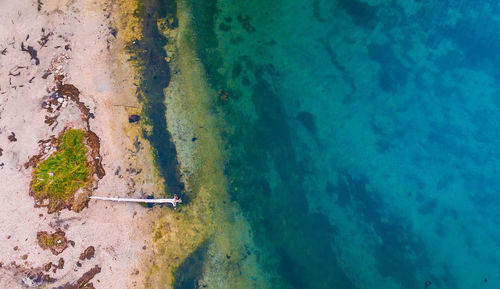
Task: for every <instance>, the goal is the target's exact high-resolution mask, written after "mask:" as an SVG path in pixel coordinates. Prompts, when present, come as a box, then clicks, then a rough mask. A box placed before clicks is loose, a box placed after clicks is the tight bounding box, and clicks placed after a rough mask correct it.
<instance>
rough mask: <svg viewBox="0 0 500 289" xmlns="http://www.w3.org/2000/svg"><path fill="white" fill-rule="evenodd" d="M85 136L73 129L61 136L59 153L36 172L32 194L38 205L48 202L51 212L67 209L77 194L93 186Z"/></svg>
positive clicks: (32, 183) (82, 132) (48, 159)
mask: <svg viewBox="0 0 500 289" xmlns="http://www.w3.org/2000/svg"><path fill="white" fill-rule="evenodd" d="M86 134H87V133H86V132H85V131H84V130H81V129H70V130H67V131H65V132H63V133H62V134H61V136H60V137H59V140H58V150H57V151H56V152H55V153H54V154H53V155H52V156H50V157H49V158H47V159H46V160H44V161H42V162H41V163H39V164H38V165H37V166H36V168H35V170H34V171H33V180H32V182H31V193H32V194H33V196H34V197H35V199H36V200H37V201H38V202H40V203H41V202H43V201H44V200H46V199H47V200H48V202H49V203H48V208H49V212H54V211H57V210H58V209H61V208H63V207H68V206H69V204H70V203H72V201H73V198H74V196H75V193H76V191H78V190H79V189H83V188H85V187H86V186H87V185H89V184H90V181H91V180H90V174H91V167H90V165H89V163H88V160H87V153H88V148H87V147H86V146H85V142H84V141H85V137H86Z"/></svg>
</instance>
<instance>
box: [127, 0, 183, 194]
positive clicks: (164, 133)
mask: <svg viewBox="0 0 500 289" xmlns="http://www.w3.org/2000/svg"><path fill="white" fill-rule="evenodd" d="M141 4H142V5H141V8H140V9H139V8H138V9H137V10H136V11H135V13H136V14H138V15H139V16H140V17H141V18H142V19H143V20H144V36H145V37H144V38H143V39H142V40H141V41H138V40H137V41H135V43H132V44H129V47H128V48H129V50H130V51H131V52H132V53H131V54H132V55H134V56H135V57H137V58H139V59H140V60H141V61H142V62H143V65H144V66H145V67H147V68H148V69H144V72H143V74H142V75H141V82H140V87H139V90H140V92H139V94H140V95H142V96H143V97H144V101H143V103H144V107H143V110H144V111H143V113H144V114H145V115H146V116H147V117H148V118H149V119H150V120H151V124H152V126H151V128H152V129H151V132H150V133H146V132H144V136H145V137H146V138H147V139H148V140H149V141H150V142H151V145H152V146H153V148H154V150H155V156H156V163H157V165H158V167H159V171H160V174H161V175H162V177H163V178H164V179H165V189H166V191H167V192H169V193H171V194H178V195H179V196H181V197H182V193H183V192H184V184H183V183H182V181H181V180H180V177H181V176H180V170H179V164H178V162H177V151H176V148H175V145H174V143H173V141H172V137H171V135H170V132H169V131H168V130H167V125H166V119H165V111H166V110H165V104H164V100H165V96H164V94H163V89H164V88H165V87H166V86H167V85H168V83H169V82H170V68H169V66H168V62H166V61H165V57H166V54H165V51H164V50H163V47H164V46H165V45H166V43H167V39H165V37H163V36H162V34H161V33H160V32H159V31H158V27H157V24H156V23H157V19H159V18H164V17H167V16H168V17H173V18H174V19H176V17H175V15H176V11H177V6H176V3H175V1H170V0H167V1H160V0H144V1H142V2H141ZM175 22H176V21H174V23H175ZM183 199H184V198H183Z"/></svg>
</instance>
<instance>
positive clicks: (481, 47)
mask: <svg viewBox="0 0 500 289" xmlns="http://www.w3.org/2000/svg"><path fill="white" fill-rule="evenodd" d="M191 2H192V9H193V11H192V13H193V16H194V22H195V30H196V37H197V38H196V44H197V47H198V54H199V57H200V60H201V61H202V63H203V65H204V67H205V69H206V71H207V77H208V82H209V84H210V85H211V86H212V87H213V88H214V89H215V90H216V91H219V96H216V97H218V98H219V99H218V100H217V109H218V110H220V111H222V112H223V115H224V117H225V119H226V121H227V123H228V124H229V125H228V127H225V128H223V136H224V139H225V141H226V142H227V145H226V150H227V152H228V160H227V164H226V168H225V173H226V176H227V178H228V181H229V183H230V188H229V190H230V196H231V199H232V201H234V202H235V203H237V204H238V206H239V207H240V208H241V210H242V211H243V213H244V215H245V217H246V218H247V220H248V221H249V223H250V225H251V227H252V230H253V232H254V238H255V240H254V241H255V243H256V244H257V246H258V247H259V248H260V250H261V252H263V253H262V254H263V255H262V258H260V259H259V260H260V265H259V266H261V267H262V269H263V270H264V271H265V272H268V273H269V275H270V276H271V278H270V280H271V281H270V284H269V288H341V289H350V288H359V289H362V288H405V289H413V288H450V289H451V288H455V289H462V288H463V289H465V288H499V286H500V262H499V261H500V260H499V253H498V252H500V221H499V220H500V218H499V216H500V210H499V205H500V196H499V195H498V194H499V190H500V189H499V188H500V178H499V174H498V169H499V157H498V156H499V153H500V139H499V138H498V135H499V132H500V114H499V111H500V96H499V87H498V85H497V81H498V80H499V78H500V70H499V67H500V57H499V56H498V55H499V54H498V53H499V51H500V17H499V16H498V15H500V5H499V4H498V3H497V2H496V1H472V0H468V1H436V0H434V1H382V0H372V1H361V0H307V1H306V0H294V1H282V0H276V1H264V0H248V1H227V0H218V1H216V0H197V1H191ZM249 253H251V252H249ZM426 281H428V282H429V283H428V284H427V285H426ZM210 288H217V286H216V285H215V284H213V285H212V287H210Z"/></svg>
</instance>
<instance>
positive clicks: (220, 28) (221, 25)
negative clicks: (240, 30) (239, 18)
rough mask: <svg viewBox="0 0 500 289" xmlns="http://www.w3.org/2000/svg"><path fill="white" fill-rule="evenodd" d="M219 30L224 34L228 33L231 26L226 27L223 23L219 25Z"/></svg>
mask: <svg viewBox="0 0 500 289" xmlns="http://www.w3.org/2000/svg"><path fill="white" fill-rule="evenodd" d="M219 30H221V31H224V32H228V31H229V30H231V25H227V24H225V23H220V24H219Z"/></svg>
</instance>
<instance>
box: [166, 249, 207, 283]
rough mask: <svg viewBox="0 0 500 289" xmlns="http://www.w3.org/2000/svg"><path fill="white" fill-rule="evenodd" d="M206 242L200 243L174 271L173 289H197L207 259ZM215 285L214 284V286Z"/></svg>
mask: <svg viewBox="0 0 500 289" xmlns="http://www.w3.org/2000/svg"><path fill="white" fill-rule="evenodd" d="M207 251H208V242H206V241H205V242H204V243H202V244H201V245H200V246H199V247H198V248H197V249H196V250H195V251H194V252H193V253H191V255H189V256H188V257H187V258H186V259H184V261H182V264H181V265H180V266H179V267H178V268H177V270H176V271H175V284H174V289H197V288H199V286H198V281H199V280H200V279H201V277H202V276H203V263H204V262H205V258H206V257H207ZM214 285H215V284H214Z"/></svg>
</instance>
